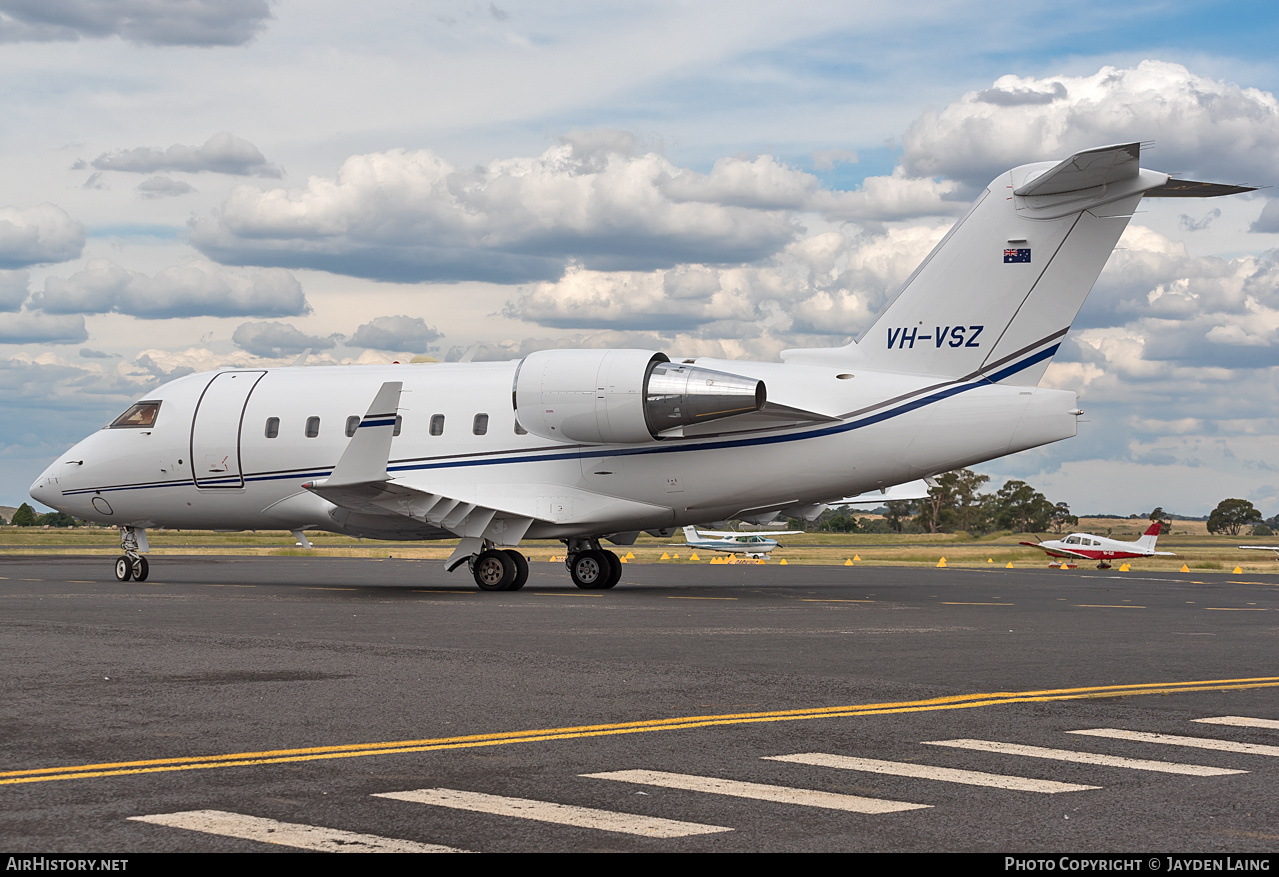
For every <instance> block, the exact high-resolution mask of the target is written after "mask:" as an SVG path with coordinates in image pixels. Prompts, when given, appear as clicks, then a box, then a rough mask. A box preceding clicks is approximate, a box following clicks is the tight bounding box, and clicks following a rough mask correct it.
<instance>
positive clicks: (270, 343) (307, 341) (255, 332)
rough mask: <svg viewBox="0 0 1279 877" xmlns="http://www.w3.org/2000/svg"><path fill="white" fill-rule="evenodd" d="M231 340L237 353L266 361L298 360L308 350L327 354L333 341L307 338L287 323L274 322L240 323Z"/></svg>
mask: <svg viewBox="0 0 1279 877" xmlns="http://www.w3.org/2000/svg"><path fill="white" fill-rule="evenodd" d="M231 340H232V341H234V342H235V345H236V346H237V347H239V348H240V349H242V350H247V351H248V352H249V353H252V354H254V355H255V356H262V357H266V358H269V359H274V358H278V357H281V356H297V355H298V354H299V353H301V352H302V351H304V350H307V349H308V348H309V349H311V350H327V349H329V348H331V347H333V344H334V342H333V339H332V338H321V337H320V336H318V335H307V334H306V333H305V332H303V331H301V330H300V329H298V328H296V327H294V326H291V325H289V324H288V323H280V322H276V321H274V320H272V321H269V322H262V323H241V324H240V325H239V326H237V327H236V329H235V332H233V333H232V334H231Z"/></svg>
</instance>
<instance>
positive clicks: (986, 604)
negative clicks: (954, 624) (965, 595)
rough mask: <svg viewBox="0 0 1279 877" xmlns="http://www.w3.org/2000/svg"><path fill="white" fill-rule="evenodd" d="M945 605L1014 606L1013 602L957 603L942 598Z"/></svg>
mask: <svg viewBox="0 0 1279 877" xmlns="http://www.w3.org/2000/svg"><path fill="white" fill-rule="evenodd" d="M941 604H942V605H943V606H1012V605H1013V604H1012V603H956V602H952V601H950V600H942V601H941Z"/></svg>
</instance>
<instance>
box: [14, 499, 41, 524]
mask: <svg viewBox="0 0 1279 877" xmlns="http://www.w3.org/2000/svg"><path fill="white" fill-rule="evenodd" d="M12 523H13V525H14V526H15V527H34V526H35V525H36V513H35V510H34V509H33V508H31V506H29V505H27V504H26V503H25V502H24V503H23V504H22V505H20V506H18V510H17V511H16V512H14V513H13V522H12Z"/></svg>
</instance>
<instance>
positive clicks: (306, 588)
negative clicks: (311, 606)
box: [302, 585, 359, 591]
mask: <svg viewBox="0 0 1279 877" xmlns="http://www.w3.org/2000/svg"><path fill="white" fill-rule="evenodd" d="M302 590H304V591H358V590H359V588H320V587H311V586H309V585H303V586H302Z"/></svg>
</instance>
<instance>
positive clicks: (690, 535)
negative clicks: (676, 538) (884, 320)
mask: <svg viewBox="0 0 1279 877" xmlns="http://www.w3.org/2000/svg"><path fill="white" fill-rule="evenodd" d="M684 541H685V542H687V543H688V544H689V545H692V544H693V543H694V542H701V541H703V540H702V537H701V536H698V535H697V528H696V527H685V528H684Z"/></svg>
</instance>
